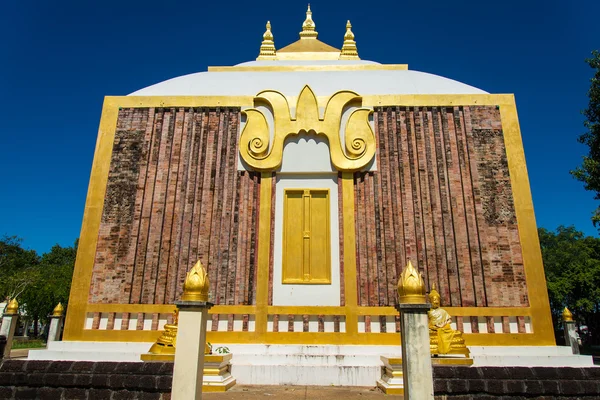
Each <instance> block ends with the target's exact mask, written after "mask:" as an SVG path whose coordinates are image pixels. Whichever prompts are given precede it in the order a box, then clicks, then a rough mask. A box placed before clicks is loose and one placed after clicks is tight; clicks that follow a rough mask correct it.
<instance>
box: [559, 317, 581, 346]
mask: <svg viewBox="0 0 600 400" xmlns="http://www.w3.org/2000/svg"><path fill="white" fill-rule="evenodd" d="M562 316H563V331H564V335H565V344H566V345H567V346H571V351H572V352H573V354H579V341H578V340H577V332H576V331H575V321H573V314H571V311H569V309H568V308H567V307H565V310H564V311H563V314H562Z"/></svg>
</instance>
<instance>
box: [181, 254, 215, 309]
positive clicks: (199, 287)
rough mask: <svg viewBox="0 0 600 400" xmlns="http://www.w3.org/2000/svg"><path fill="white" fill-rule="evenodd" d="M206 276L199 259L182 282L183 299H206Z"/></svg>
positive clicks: (207, 286) (207, 285)
mask: <svg viewBox="0 0 600 400" xmlns="http://www.w3.org/2000/svg"><path fill="white" fill-rule="evenodd" d="M208 288H209V284H208V276H207V274H206V270H205V269H204V267H203V266H202V263H201V262H200V260H198V262H197V263H196V265H194V267H193V268H192V269H191V270H190V272H188V274H187V277H186V278H185V282H184V283H183V296H182V297H181V300H183V301H208Z"/></svg>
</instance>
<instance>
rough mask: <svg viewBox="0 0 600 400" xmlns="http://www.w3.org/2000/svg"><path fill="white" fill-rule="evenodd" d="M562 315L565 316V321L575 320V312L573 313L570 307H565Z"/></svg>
mask: <svg viewBox="0 0 600 400" xmlns="http://www.w3.org/2000/svg"><path fill="white" fill-rule="evenodd" d="M562 317H563V322H571V321H573V314H571V311H569V309H568V308H567V307H565V310H564V311H563V314H562Z"/></svg>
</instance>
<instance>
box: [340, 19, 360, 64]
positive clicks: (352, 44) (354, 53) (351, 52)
mask: <svg viewBox="0 0 600 400" xmlns="http://www.w3.org/2000/svg"><path fill="white" fill-rule="evenodd" d="M351 29H352V24H351V23H350V20H348V23H347V24H346V34H345V35H344V44H343V45H342V52H341V53H340V60H360V58H358V50H357V48H356V41H355V40H354V33H353V32H352V30H351Z"/></svg>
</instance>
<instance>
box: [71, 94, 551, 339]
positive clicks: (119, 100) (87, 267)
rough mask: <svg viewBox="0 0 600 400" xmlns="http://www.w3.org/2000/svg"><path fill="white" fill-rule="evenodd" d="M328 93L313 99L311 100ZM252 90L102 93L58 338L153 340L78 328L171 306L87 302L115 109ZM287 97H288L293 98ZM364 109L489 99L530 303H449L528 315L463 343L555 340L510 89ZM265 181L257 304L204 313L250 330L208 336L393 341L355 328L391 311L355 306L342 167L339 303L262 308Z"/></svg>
mask: <svg viewBox="0 0 600 400" xmlns="http://www.w3.org/2000/svg"><path fill="white" fill-rule="evenodd" d="M326 99H327V98H324V97H318V102H320V103H321V102H323V101H326ZM253 100H254V97H253V96H237V97H233V96H232V97H227V96H217V97H192V96H168V97H151V96H148V97H136V96H127V97H106V98H105V101H104V105H103V110H102V118H101V120H100V128H99V133H98V140H97V143H96V149H95V153H94V162H93V165H92V171H91V177H90V184H89V188H88V194H87V200H86V205H85V210H84V216H83V223H82V229H81V235H80V242H79V249H78V252H77V261H76V264H75V271H74V275H73V284H72V286H71V295H70V300H69V307H68V310H67V319H66V324H65V332H64V340H83V341H132V342H134V341H137V342H152V341H154V340H156V338H157V337H158V335H159V334H160V332H159V331H139V330H138V331H134V330H132V331H126V330H91V329H84V324H85V319H86V316H87V314H88V313H90V312H143V313H156V312H159V313H168V312H171V311H172V309H173V306H172V305H157V304H88V293H89V285H90V282H91V277H92V267H93V263H94V257H95V250H96V243H97V236H98V228H99V226H100V219H101V216H102V207H103V202H104V195H105V191H106V184H107V179H108V171H109V166H110V159H111V152H112V146H113V142H114V136H115V130H116V122H117V115H118V110H119V108H123V107H226V106H229V107H252V106H253ZM293 101H294V99H293V98H290V99H288V102H293ZM362 104H363V107H375V106H385V105H394V106H461V105H462V106H471V105H495V106H499V107H500V115H501V120H502V129H503V132H504V141H505V145H506V153H507V159H508V167H509V173H510V179H511V184H512V190H513V198H514V203H515V212H516V216H517V222H518V226H519V238H520V242H521V246H522V249H523V263H524V269H525V275H526V280H527V290H528V297H529V302H530V305H529V307H523V308H520V307H490V308H483V307H481V308H478V307H463V308H460V307H459V308H448V311H449V312H450V313H451V314H452V315H455V316H461V315H462V316H528V317H530V318H531V326H532V331H533V332H532V333H527V334H512V333H494V334H465V335H464V336H465V339H466V340H467V343H469V344H470V345H488V346H489V345H499V346H507V345H522V346H525V345H528V346H531V345H538V346H541V345H554V344H555V340H554V331H553V326H552V319H551V316H550V305H549V300H548V293H547V289H546V281H545V275H544V269H543V264H542V256H541V251H540V245H539V239H538V235H537V227H536V222H535V215H534V210H533V203H532V198H531V191H530V186H529V178H528V174H527V169H526V163H525V155H524V151H523V144H522V140H521V132H520V128H519V121H518V116H517V109H516V104H515V99H514V96H513V95H509V94H471V95H378V96H375V95H368V96H363V97H362ZM272 179H274V174H273V173H271V172H262V173H261V183H260V214H259V235H258V236H259V237H258V271H257V274H258V283H257V302H256V305H253V306H215V307H214V308H213V309H212V310H211V311H212V312H213V313H219V314H252V315H255V326H256V328H255V331H254V332H209V333H208V340H210V341H218V342H221V343H249V342H254V343H272V344H277V343H281V344H288V343H304V344H332V343H336V344H358V343H360V344H365V345H377V344H385V345H395V344H399V343H400V342H399V337H398V334H395V333H358V317H359V316H360V315H396V310H394V309H393V308H391V307H359V306H358V303H357V296H356V256H355V225H354V183H353V174H352V172H342V199H343V209H344V214H343V232H344V235H343V236H344V243H343V246H344V269H345V273H344V282H343V284H344V288H345V294H346V297H345V306H343V307H297V308H294V307H276V306H275V307H274V306H268V279H269V256H270V224H271V220H270V215H271V207H273V206H274V205H272V204H271V191H272ZM274 313H281V314H283V313H294V314H330V315H331V314H332V313H334V314H333V315H344V316H345V318H346V331H345V332H342V333H312V332H267V322H268V315H270V314H274Z"/></svg>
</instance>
